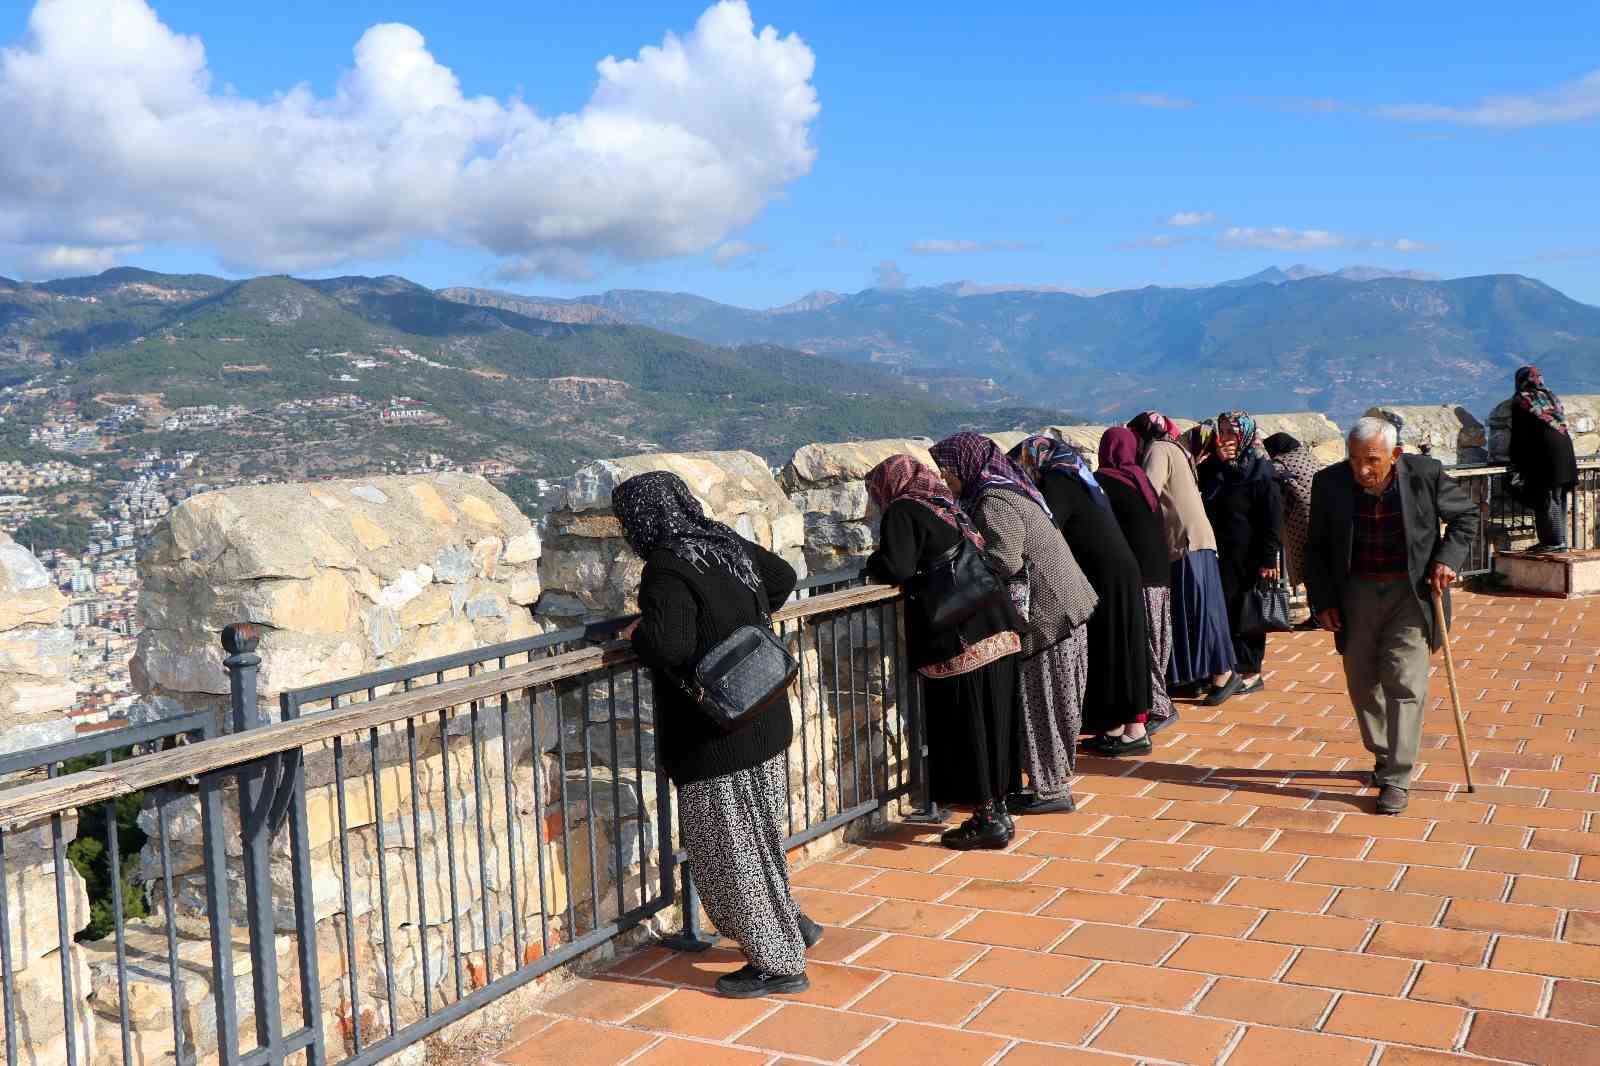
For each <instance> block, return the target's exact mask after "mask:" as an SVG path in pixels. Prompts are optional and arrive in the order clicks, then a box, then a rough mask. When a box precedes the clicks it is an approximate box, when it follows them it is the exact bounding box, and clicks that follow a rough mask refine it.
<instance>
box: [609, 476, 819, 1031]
mask: <svg viewBox="0 0 1600 1066" xmlns="http://www.w3.org/2000/svg"><path fill="white" fill-rule="evenodd" d="M611 508H612V511H613V512H614V513H615V514H616V516H617V518H618V520H620V521H621V523H622V532H623V535H624V536H625V537H626V538H627V541H628V546H629V547H630V548H632V549H633V551H634V552H635V553H636V554H637V555H638V556H639V558H641V559H643V560H644V575H643V577H642V578H641V579H640V583H639V611H640V615H639V620H638V622H636V623H634V624H633V625H632V626H630V627H629V628H628V629H627V630H626V631H625V635H626V636H630V637H631V638H632V640H633V649H634V651H635V653H637V654H638V656H639V659H640V660H641V661H642V662H643V663H644V664H645V665H646V666H649V667H650V668H651V671H652V684H651V689H652V691H653V692H654V694H655V715H656V729H657V734H656V735H657V741H656V743H657V751H658V758H659V760H660V764H661V767H662V769H664V770H665V771H666V773H667V776H668V777H670V778H671V779H672V782H673V784H675V785H677V786H678V815H679V821H680V822H681V824H682V826H683V845H684V848H685V849H686V850H687V851H688V853H689V868H690V870H691V871H692V872H693V874H694V879H695V883H696V884H697V885H698V886H699V888H700V894H701V898H702V899H703V900H704V902H705V908H706V913H707V914H708V915H710V917H711V921H712V923H713V924H714V925H715V926H716V927H717V931H718V932H719V933H721V934H722V935H723V936H725V937H728V938H729V939H731V940H734V941H736V942H738V944H739V948H740V950H742V951H743V952H744V954H745V958H747V959H748V960H749V963H748V964H747V965H746V966H745V967H744V968H743V969H740V970H737V971H735V972H733V973H730V974H726V975H724V976H723V977H721V978H718V980H717V991H718V992H720V993H722V994H723V995H725V996H730V997H733V998H738V999H748V998H752V997H755V996H765V995H772V994H775V993H791V992H804V991H805V990H806V989H808V988H810V987H811V984H810V982H809V981H808V980H807V979H806V948H808V947H810V946H811V945H812V944H814V943H816V942H817V940H819V939H821V936H822V929H821V927H820V926H818V925H817V924H816V923H814V922H812V921H811V920H810V919H808V918H806V917H805V915H803V914H801V913H800V909H799V908H798V907H797V906H796V905H795V902H794V897H793V896H792V895H791V894H790V892H789V865H788V862H787V860H786V857H785V851H786V849H785V847H784V830H783V825H784V821H783V819H784V818H785V817H786V812H787V797H788V792H789V781H788V774H787V773H786V772H785V770H784V761H783V753H784V751H785V750H786V749H787V748H788V747H789V742H790V740H791V739H792V738H793V736H794V725H793V722H792V719H791V718H790V711H789V701H788V699H787V697H784V698H781V699H775V700H773V701H772V702H771V703H769V704H768V705H767V706H765V707H762V708H761V709H759V710H757V711H754V712H752V713H751V714H749V715H747V716H746V717H745V718H744V719H743V720H741V722H740V723H739V725H738V727H737V728H736V729H735V730H734V731H732V732H727V731H725V730H724V728H723V727H722V726H721V725H720V724H719V723H718V722H717V721H715V720H713V719H712V718H711V716H710V715H708V714H707V713H705V712H704V711H703V710H701V708H700V706H699V704H698V703H697V702H696V701H695V700H694V699H693V698H692V697H691V696H690V695H689V694H688V693H687V692H686V691H685V690H684V688H683V687H682V686H681V685H680V684H679V683H678V679H679V678H683V677H685V676H687V675H689V674H691V673H692V672H693V670H694V667H695V664H696V663H698V662H699V661H700V659H701V658H703V657H704V656H705V654H706V652H708V651H710V650H711V648H712V647H714V646H715V645H716V644H717V643H718V642H719V641H721V640H723V639H724V638H726V637H727V636H729V635H730V634H731V633H732V632H733V631H734V630H735V629H738V628H739V627H740V626H744V625H765V624H768V623H767V615H768V614H769V613H770V612H771V611H774V610H776V609H777V608H778V607H780V606H782V605H783V602H784V601H785V600H787V599H788V598H789V594H790V593H791V592H793V591H794V586H795V580H796V579H795V572H794V568H793V567H791V566H790V565H789V564H788V563H786V562H784V561H783V560H782V559H780V558H779V557H778V556H776V555H774V554H773V553H772V552H769V551H767V550H766V549H765V548H763V547H761V546H760V545H758V544H753V543H751V542H750V541H748V540H745V539H744V538H743V537H741V536H739V534H737V533H735V532H734V531H733V530H732V529H730V528H728V527H727V526H725V525H723V524H722V523H721V522H716V521H713V520H712V519H710V518H707V517H706V514H705V510H704V508H702V507H701V505H700V501H699V500H697V499H695V497H694V495H693V494H692V493H690V492H689V487H688V486H687V485H685V484H684V482H683V479H682V478H680V477H678V476H677V475H676V474H671V473H667V472H665V471H658V472H652V473H648V474H639V475H637V476H635V477H631V478H629V479H628V480H626V481H624V482H623V483H622V484H620V485H618V486H617V488H616V491H615V492H613V493H612V495H611Z"/></svg>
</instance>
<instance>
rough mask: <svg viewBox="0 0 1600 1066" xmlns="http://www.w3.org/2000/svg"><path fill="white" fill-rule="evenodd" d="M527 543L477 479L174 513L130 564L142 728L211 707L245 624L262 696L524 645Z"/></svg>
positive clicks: (272, 489)
mask: <svg viewBox="0 0 1600 1066" xmlns="http://www.w3.org/2000/svg"><path fill="white" fill-rule="evenodd" d="M541 550H542V547H541V542H540V537H539V534H538V532H537V531H536V530H534V528H533V526H532V524H531V523H530V522H529V521H528V518H527V516H525V515H524V514H522V512H521V511H519V510H518V509H517V507H516V505H515V504H514V503H512V502H511V500H510V499H509V498H508V497H507V496H505V495H504V494H502V493H501V492H499V490H497V489H495V488H494V486H492V485H490V484H489V483H488V482H487V481H485V480H484V479H482V478H479V477H470V476H466V475H461V474H440V475H436V476H429V477H389V478H375V479H371V480H364V481H329V482H319V483H315V484H308V485H259V486H248V487H242V488H236V489H228V490H226V491H222V492H211V493H206V494H204V495H201V496H196V497H193V498H192V499H189V500H186V501H184V502H183V503H182V504H181V505H179V506H178V507H177V508H175V509H174V510H173V512H172V513H171V515H169V516H168V517H167V518H166V519H165V520H164V521H163V522H162V524H161V525H160V526H159V527H158V528H157V530H156V532H155V534H154V536H153V537H152V540H151V544H150V547H149V549H148V550H147V551H146V552H145V554H144V556H143V557H142V558H141V560H140V564H139V569H140V578H141V589H140V597H139V614H140V619H141V621H142V623H143V625H144V629H143V631H142V632H141V633H140V636H139V643H138V647H137V650H136V651H135V653H134V659H133V663H132V667H133V681H134V687H135V690H136V691H137V692H138V693H139V694H140V695H141V696H142V697H143V698H144V712H143V713H145V714H148V715H152V716H155V717H167V716H170V715H171V714H172V713H174V711H176V710H177V709H179V708H184V707H189V708H192V707H194V706H197V705H199V706H208V707H215V706H220V705H221V704H222V703H223V702H224V701H223V697H225V695H226V693H227V691H228V680H227V675H226V673H225V671H224V670H223V668H222V651H221V647H220V645H219V644H218V641H217V634H218V633H219V632H220V631H221V630H222V628H223V627H224V626H226V625H229V624H231V623H234V622H255V623H257V624H259V625H260V626H261V627H262V629H263V631H264V635H263V637H262V641H261V648H260V654H261V657H262V666H261V685H260V691H261V696H262V699H263V702H264V703H265V702H269V701H275V698H276V696H277V695H278V693H280V692H282V691H283V690H285V689H289V688H299V687H303V686H306V685H314V684H317V683H319V682H323V681H331V680H334V679H336V678H341V677H349V676H351V675H353V674H359V673H365V672H367V671H371V670H379V669H383V668H385V667H387V666H392V665H396V664H400V663H410V662H416V661H418V660H420V659H427V658H431V657H434V656H439V655H446V654H449V653H451V652H456V651H464V650H466V649H469V648H474V647H479V646H481V645H484V644H492V643H497V642H500V641H506V640H516V639H518V638H521V637H527V636H532V635H535V634H537V633H538V632H539V631H540V630H539V627H538V625H537V624H536V623H535V622H534V620H533V617H532V615H531V613H530V610H529V608H530V607H531V605H532V604H533V603H534V602H535V601H536V600H537V599H538V598H539V594H540V591H541V590H540V584H539V574H538V561H539V557H540V554H541Z"/></svg>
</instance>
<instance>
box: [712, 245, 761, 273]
mask: <svg viewBox="0 0 1600 1066" xmlns="http://www.w3.org/2000/svg"><path fill="white" fill-rule="evenodd" d="M765 251H767V246H766V245H764V244H751V243H750V242H749V241H724V242H723V243H722V244H719V245H717V250H716V251H714V252H712V253H711V261H712V262H713V263H715V264H716V265H717V266H719V267H725V266H732V265H733V264H734V263H737V262H739V261H740V260H742V259H749V258H750V257H751V256H753V255H760V254H761V253H762V252H765Z"/></svg>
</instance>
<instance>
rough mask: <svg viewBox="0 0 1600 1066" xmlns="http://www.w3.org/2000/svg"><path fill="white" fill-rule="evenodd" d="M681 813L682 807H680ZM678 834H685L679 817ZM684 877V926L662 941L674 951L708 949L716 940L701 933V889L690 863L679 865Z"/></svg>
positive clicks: (680, 835)
mask: <svg viewBox="0 0 1600 1066" xmlns="http://www.w3.org/2000/svg"><path fill="white" fill-rule="evenodd" d="M679 813H680V815H681V813H682V812H681V809H680V812H679ZM678 836H679V837H680V838H681V837H682V836H683V822H682V818H681V817H680V818H679V823H678ZM678 869H679V872H680V874H681V876H682V878H683V927H682V928H681V929H679V930H678V931H677V932H676V933H674V934H673V935H671V936H669V937H666V938H665V939H663V940H662V941H661V943H662V944H664V945H666V946H667V947H669V948H671V949H672V950H673V951H691V952H701V951H707V950H709V949H710V948H711V945H712V944H714V943H715V942H716V941H714V940H711V939H708V938H707V937H704V936H702V935H701V933H700V889H699V888H698V887H696V886H695V883H694V873H693V871H691V870H690V869H689V864H688V863H683V864H682V865H680V866H679V867H678Z"/></svg>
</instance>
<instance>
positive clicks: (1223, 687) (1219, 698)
mask: <svg viewBox="0 0 1600 1066" xmlns="http://www.w3.org/2000/svg"><path fill="white" fill-rule="evenodd" d="M1243 688H1244V682H1243V681H1242V680H1240V678H1239V675H1238V674H1229V675H1228V680H1226V681H1224V682H1223V683H1222V684H1220V685H1217V686H1215V687H1214V688H1212V690H1211V695H1209V696H1207V697H1206V706H1207V707H1220V706H1222V705H1223V704H1224V703H1227V702H1228V701H1229V700H1231V699H1233V697H1235V696H1237V695H1238V694H1239V692H1240V691H1241V690H1242V689H1243Z"/></svg>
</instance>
